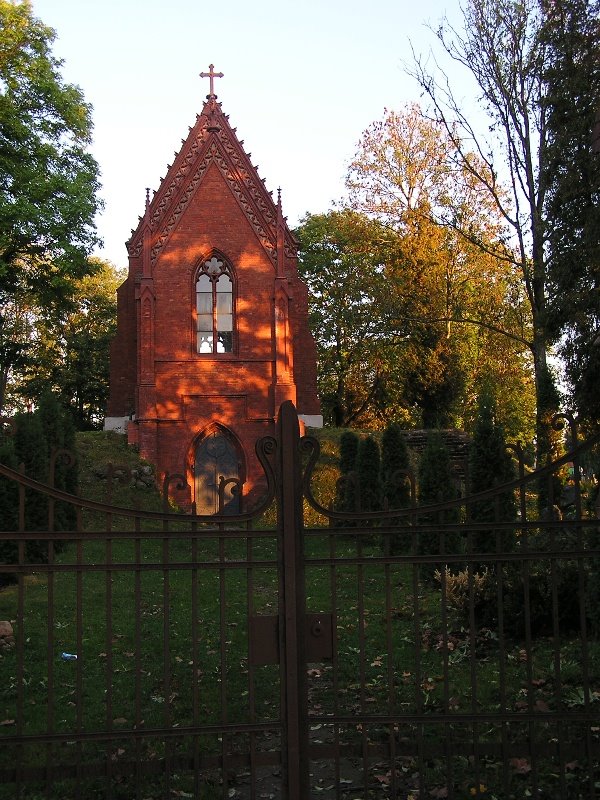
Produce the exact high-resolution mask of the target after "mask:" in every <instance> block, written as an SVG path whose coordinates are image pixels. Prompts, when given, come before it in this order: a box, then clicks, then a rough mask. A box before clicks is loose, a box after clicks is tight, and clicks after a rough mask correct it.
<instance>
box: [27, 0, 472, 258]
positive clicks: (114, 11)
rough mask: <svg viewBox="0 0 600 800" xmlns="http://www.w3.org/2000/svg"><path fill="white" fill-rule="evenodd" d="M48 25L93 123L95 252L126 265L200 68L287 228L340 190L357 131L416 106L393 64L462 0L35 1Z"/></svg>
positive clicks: (200, 89) (188, 115)
mask: <svg viewBox="0 0 600 800" xmlns="http://www.w3.org/2000/svg"><path fill="white" fill-rule="evenodd" d="M33 9H34V14H35V15H36V16H37V17H39V18H40V19H41V20H42V21H43V22H44V23H46V24H47V25H50V26H51V27H53V28H54V29H55V30H56V32H57V40H56V42H55V45H54V50H53V52H54V54H55V55H56V56H58V57H60V58H62V59H64V62H65V63H64V66H63V69H62V74H63V76H64V78H65V79H66V80H68V81H69V82H71V83H76V84H77V85H79V86H80V87H81V89H82V90H83V93H84V95H85V99H86V101H87V102H89V103H91V104H92V106H93V108H94V111H93V119H94V142H93V145H92V148H91V149H92V153H93V155H94V156H95V158H96V160H97V161H98V163H99V165H100V169H101V173H102V178H101V180H102V187H103V188H102V197H103V199H104V202H105V210H104V212H103V214H102V216H101V217H100V218H99V219H98V231H99V234H100V236H101V237H102V239H103V240H104V248H103V250H102V251H100V252H99V253H98V254H99V255H101V256H103V257H104V258H107V259H109V260H110V261H112V262H113V263H114V264H115V265H117V266H118V267H126V266H127V251H126V248H125V241H126V240H127V239H128V238H129V236H130V233H131V229H132V228H135V227H136V226H137V221H138V217H139V215H141V214H142V213H143V210H144V200H145V188H146V187H149V188H150V189H151V190H153V191H154V190H156V189H157V188H158V186H159V184H160V179H161V177H163V176H164V175H165V174H166V171H167V165H168V164H172V163H173V159H174V153H175V152H176V151H177V152H178V151H179V149H180V148H181V140H182V139H185V138H186V137H187V133H188V128H189V126H191V125H193V124H194V121H195V117H196V114H197V113H199V112H200V111H201V109H202V105H203V102H204V99H205V97H206V94H207V93H208V80H207V79H204V80H201V79H200V77H199V73H200V72H206V71H208V66H209V64H211V63H213V64H214V65H215V71H217V72H223V73H224V77H223V78H221V79H218V80H215V91H216V93H217V95H218V98H219V101H221V102H222V104H223V111H224V112H225V113H226V114H229V121H230V123H231V125H232V126H233V127H237V135H238V137H239V138H240V139H243V140H244V148H245V149H246V151H248V152H251V153H252V163H253V164H255V165H256V164H258V167H259V169H258V172H259V175H260V176H261V178H264V179H265V184H266V187H267V189H268V190H270V191H272V192H273V193H274V194H275V195H276V192H277V188H278V187H279V186H281V189H282V200H283V209H284V214H286V215H287V217H288V221H289V223H290V225H291V226H292V227H293V226H294V225H295V224H296V223H297V222H298V221H299V219H300V218H301V217H302V216H303V215H304V214H305V213H306V212H307V211H310V212H312V213H319V212H322V211H327V210H328V209H329V208H330V207H331V203H332V201H334V200H337V199H338V198H340V197H341V196H342V195H343V192H344V176H345V172H346V166H347V164H348V162H349V160H350V158H351V157H352V155H353V153H354V151H355V148H356V144H357V142H358V140H359V138H360V135H361V133H362V131H363V130H364V129H365V128H367V127H368V125H369V124H370V123H371V122H373V121H375V120H377V119H381V118H382V116H383V113H384V109H385V108H393V109H398V108H400V107H401V106H402V104H403V103H405V102H407V101H418V99H419V90H418V87H417V86H416V84H415V83H414V82H413V81H412V79H410V78H409V77H408V76H407V75H406V74H405V73H404V70H403V62H404V61H408V60H410V57H411V49H410V43H409V42H410V41H412V42H413V44H414V46H415V50H417V51H418V52H423V53H425V52H427V51H428V50H429V47H430V46H431V45H432V44H433V43H434V36H433V34H432V33H431V31H429V30H428V29H427V27H426V24H427V23H430V24H431V25H432V26H433V27H434V28H435V27H436V25H437V23H438V22H439V21H440V20H441V18H442V17H443V16H444V14H447V15H448V17H450V18H451V19H454V21H455V22H457V21H458V20H459V19H460V10H459V4H458V0H425V2H422V3H415V2H407V0H398V1H397V2H394V1H393V0H364V2H359V1H358V0H303V2H298V3H293V4H292V3H290V2H287V1H286V0H254V2H248V0H246V2H243V0H227V1H226V0H220V2H219V0H212V1H211V2H207V1H206V0H198V1H197V2H191V0H169V2H161V1H160V0H135V1H134V0H102V2H99V1H98V0H93V1H92V0H33Z"/></svg>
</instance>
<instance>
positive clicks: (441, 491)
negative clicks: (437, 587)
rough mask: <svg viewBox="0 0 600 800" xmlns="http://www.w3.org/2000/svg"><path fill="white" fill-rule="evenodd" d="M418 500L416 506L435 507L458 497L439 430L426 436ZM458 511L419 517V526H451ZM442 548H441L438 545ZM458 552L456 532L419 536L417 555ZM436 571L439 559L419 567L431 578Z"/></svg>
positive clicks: (458, 538)
mask: <svg viewBox="0 0 600 800" xmlns="http://www.w3.org/2000/svg"><path fill="white" fill-rule="evenodd" d="M418 477H419V480H418V487H419V488H418V497H419V506H421V507H422V506H429V505H435V504H437V503H444V502H446V501H448V500H454V499H456V498H457V497H458V492H457V489H456V485H455V480H456V476H455V474H454V470H453V468H452V462H451V460H450V453H449V452H448V448H447V447H446V444H445V442H444V439H443V437H442V435H441V433H440V432H439V431H432V432H431V433H430V434H429V436H428V437H427V444H426V445H425V449H424V451H423V455H422V456H421V462H420V464H419V476H418ZM459 517H460V514H459V509H458V508H450V509H445V510H443V511H437V512H432V513H430V514H420V515H419V522H420V523H421V524H422V525H428V526H430V525H436V524H441V525H443V524H452V523H457V522H458V521H459ZM442 545H443V546H442ZM460 550H461V539H460V534H459V533H458V531H446V532H444V533H443V542H442V531H441V530H439V531H436V530H433V531H426V532H423V533H419V544H418V553H419V555H437V554H441V553H442V552H443V553H444V554H456V553H459V552H460ZM436 569H439V570H443V569H444V559H443V556H442V557H441V558H440V560H439V561H438V562H435V563H432V564H423V565H422V567H421V574H422V575H423V576H425V577H427V578H431V577H433V574H434V572H435V571H436Z"/></svg>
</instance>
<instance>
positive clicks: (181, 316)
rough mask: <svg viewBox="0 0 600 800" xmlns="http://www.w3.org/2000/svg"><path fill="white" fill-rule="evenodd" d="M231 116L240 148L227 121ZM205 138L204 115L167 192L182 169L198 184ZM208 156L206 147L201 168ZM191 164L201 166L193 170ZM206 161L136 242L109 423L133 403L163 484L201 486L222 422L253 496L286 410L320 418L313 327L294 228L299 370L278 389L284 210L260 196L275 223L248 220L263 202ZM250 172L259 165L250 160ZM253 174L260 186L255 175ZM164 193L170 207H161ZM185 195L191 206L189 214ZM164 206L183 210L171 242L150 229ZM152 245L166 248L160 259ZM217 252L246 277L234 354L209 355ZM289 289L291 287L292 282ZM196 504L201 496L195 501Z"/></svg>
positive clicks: (288, 274)
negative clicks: (202, 271)
mask: <svg viewBox="0 0 600 800" xmlns="http://www.w3.org/2000/svg"><path fill="white" fill-rule="evenodd" d="M220 119H221V124H222V126H223V129H225V126H227V127H226V129H227V130H228V131H229V132H230V133H231V136H232V141H233V142H234V144H236V143H237V140H236V139H235V137H234V136H233V133H232V132H231V129H230V128H229V127H228V124H227V123H226V121H225V120H224V118H220ZM202 135H203V134H202V119H200V118H199V121H198V123H197V125H196V127H195V129H193V130H192V132H191V133H190V137H189V139H188V142H187V143H186V144H184V147H183V148H182V151H181V153H180V154H179V156H178V157H177V159H176V161H175V163H174V165H173V167H172V168H171V171H170V173H169V174H168V175H167V179H165V181H164V183H163V187H167V186H173V185H174V184H175V183H176V182H177V177H176V178H175V179H173V173H175V171H176V170H179V171H178V172H177V173H176V174H177V175H181V174H184V175H185V176H186V179H189V180H191V177H192V176H193V173H194V168H195V164H194V162H193V160H192V157H191V155H190V154H189V153H190V148H192V146H193V142H198V141H202ZM211 135H212V136H214V135H215V134H211ZM204 136H205V137H208V134H204ZM208 138H210V137H208ZM213 141H214V139H213ZM236 146H237V147H238V148H239V152H237V154H236V153H235V152H234V155H235V156H236V159H237V160H236V159H234V161H233V162H232V163H233V164H234V165H237V166H238V167H239V165H240V164H241V165H242V167H243V166H244V160H243V159H244V158H246V156H245V154H244V153H243V151H242V150H241V147H239V143H238V144H237V145H236ZM231 151H232V148H231V147H230V148H229V150H228V151H227V153H229V155H231ZM192 154H193V151H192ZM202 154H203V151H202V150H201V149H198V156H197V161H198V162H199V161H200V160H201V158H202ZM184 159H185V163H186V164H190V165H191V167H190V169H189V171H188V172H185V171H184V172H183V173H182V168H181V164H182V163H183V162H184ZM204 159H205V160H204V162H202V163H203V164H204V166H203V169H204V172H203V174H202V179H201V181H197V185H196V186H195V189H194V191H191V190H189V188H188V189H187V194H186V183H185V181H179V184H178V185H177V191H178V193H175V192H174V191H170V194H169V191H168V190H167V189H164V188H163V187H161V190H159V192H158V193H157V195H156V196H155V200H154V201H153V204H151V205H150V207H149V209H148V211H147V217H146V219H147V220H149V222H144V221H142V223H141V224H140V228H138V231H137V233H136V234H135V235H134V237H133V238H132V242H134V244H135V242H137V244H136V246H135V247H134V246H133V245H131V249H132V253H131V255H130V276H129V278H128V280H127V281H126V282H125V284H123V286H122V287H121V288H120V290H119V299H118V306H119V308H118V314H119V319H118V332H117V336H116V339H115V342H114V343H113V347H112V349H111V393H110V401H109V407H108V414H109V416H120V415H126V414H128V413H129V411H130V410H131V403H132V401H133V402H134V403H135V411H136V422H135V429H132V431H131V436H130V440H131V441H135V442H137V444H138V446H139V449H140V453H141V455H142V456H144V457H146V458H148V459H149V460H151V461H153V462H154V463H155V464H156V466H157V472H158V475H159V477H161V478H162V475H164V474H165V473H183V474H185V475H186V478H187V480H188V483H189V484H190V486H193V471H192V469H193V460H194V450H195V445H196V443H197V441H198V438H199V437H201V435H202V432H203V431H205V430H206V429H207V428H208V427H209V426H210V425H211V424H215V423H219V424H220V425H222V426H224V427H226V428H227V429H229V430H230V431H231V432H232V434H233V436H234V437H235V439H236V441H237V442H238V444H239V446H240V447H241V449H242V450H243V454H244V462H245V478H246V481H247V482H246V491H251V490H252V489H253V488H254V489H256V487H260V485H261V483H262V469H261V468H260V466H259V463H258V461H257V459H256V455H255V452H254V446H255V442H256V440H257V439H258V438H259V437H260V436H263V435H265V434H267V433H273V432H274V419H275V416H276V413H277V406H278V404H279V403H280V402H281V401H282V400H283V399H286V398H292V399H294V400H296V399H297V403H298V410H299V412H300V413H306V414H318V413H319V402H318V398H317V395H316V351H315V346H314V342H313V339H312V336H311V335H310V333H309V330H308V320H307V298H306V287H305V286H304V284H302V283H301V281H299V279H298V276H297V271H296V259H295V258H294V257H293V250H292V248H293V241H292V239H291V235H290V234H289V231H287V229H286V237H287V238H286V243H287V254H286V256H285V259H284V263H283V267H284V271H285V278H287V281H286V280H285V278H283V281H284V283H285V285H286V286H287V289H286V291H287V293H288V294H289V295H290V307H289V323H290V325H289V327H290V328H291V338H292V342H293V348H292V349H293V360H294V371H293V375H292V376H291V377H290V376H287V377H286V376H284V377H283V378H282V376H281V375H279V380H278V376H277V374H276V371H277V367H276V359H275V353H276V345H275V322H274V319H275V317H274V294H275V285H276V279H277V265H276V263H274V262H275V259H274V257H273V254H272V253H269V252H268V251H267V249H265V246H264V243H265V241H266V237H267V236H270V238H271V241H276V234H275V232H274V224H275V220H276V218H277V210H276V207H275V205H274V203H273V202H272V200H271V199H270V198H269V196H268V195H267V194H266V192H264V188H261V191H262V192H264V198H265V199H264V200H261V198H260V197H259V203H258V205H256V206H255V207H256V208H258V209H260V210H261V214H263V215H264V216H263V217H262V218H261V219H260V220H259V221H258V222H257V215H255V216H254V217H252V216H250V217H249V211H248V209H249V208H251V204H252V203H255V204H256V202H257V198H256V191H254V194H252V195H251V196H250V195H249V197H248V198H247V202H246V201H245V199H244V197H243V196H240V192H242V191H245V187H244V185H241V186H240V189H239V191H238V189H237V186H236V187H234V189H233V190H232V183H231V179H230V175H229V176H227V175H224V174H223V172H222V169H223V159H221V160H220V161H219V163H217V161H216V160H213V161H210V160H209V161H208V162H207V161H206V155H204ZM247 168H248V170H249V169H250V168H251V165H250V164H249V162H248V163H247ZM252 169H253V168H252ZM246 175H247V176H248V175H250V176H251V177H252V173H250V172H249V171H248V172H247V173H246ZM169 176H170V177H169ZM188 176H189V177H188ZM254 177H256V176H255V173H254ZM169 181H171V183H170V184H169ZM247 182H248V180H246V183H247ZM187 186H188V187H190V186H192V187H193V184H187ZM161 192H163V194H162V195H161ZM171 195H172V196H173V199H172V201H171V200H170V196H171ZM165 196H166V197H167V200H169V202H171V205H170V206H169V205H168V203H167V200H163V199H162V198H163V197H165ZM180 198H184V199H185V204H184V205H183V200H181V199H180ZM177 203H179V206H178V205H177ZM155 204H156V206H157V207H158V208H159V209H162V208H163V207H164V208H165V215H164V218H165V219H173V218H174V217H173V214H174V212H173V208H175V209H177V208H183V211H182V212H181V213H180V214H179V217H178V218H177V220H176V222H175V223H174V224H171V223H169V228H168V235H165V233H164V231H165V227H164V224H163V223H162V222H160V220H159V222H160V224H156V225H155V228H154V230H152V231H151V235H150V237H149V238H148V231H149V230H150V222H152V221H153V220H156V219H157V217H158V216H159V215H158V214H157V212H156V211H155V210H154V208H155ZM269 204H270V205H269ZM170 215H171V216H170ZM265 220H267V221H269V224H270V225H271V228H270V230H265V226H266V224H267V223H266V222H265ZM280 224H281V223H280ZM261 225H262V226H263V227H260V226H261ZM144 226H145V227H144ZM141 230H145V231H146V237H147V239H146V249H145V251H144V250H143V249H142V247H141V244H140V237H141V234H140V231H141ZM257 230H258V232H259V233H260V235H259V233H257ZM136 237H137V239H136ZM161 237H162V238H161ZM151 248H155V250H154V251H153V252H152V258H151ZM212 255H217V257H218V258H221V257H224V258H225V259H226V260H227V261H228V263H229V264H230V265H231V267H232V268H233V271H234V275H235V283H234V298H235V301H234V302H235V306H234V308H235V334H234V352H233V353H227V354H217V355H204V354H202V355H199V354H198V353H197V352H196V337H195V320H194V316H193V313H194V312H193V310H194V308H195V277H196V272H197V269H198V266H199V265H200V264H202V263H203V262H204V261H205V260H207V259H208V258H210V257H211V256H212ZM279 269H280V270H281V264H280V267H279ZM278 280H279V285H281V280H282V278H281V276H280V277H279V279H278ZM140 292H142V293H143V296H144V298H146V299H145V300H144V301H143V303H144V305H145V308H146V309H147V312H146V314H145V315H144V314H141V313H140V309H139V307H138V306H139V300H138V299H137V297H139V294H140ZM148 309H151V312H150V313H151V317H152V318H151V320H149V318H148ZM289 346H291V345H290V344H288V347H289ZM148 365H151V368H150V369H149V367H148ZM192 497H193V490H190V493H189V495H188V499H192Z"/></svg>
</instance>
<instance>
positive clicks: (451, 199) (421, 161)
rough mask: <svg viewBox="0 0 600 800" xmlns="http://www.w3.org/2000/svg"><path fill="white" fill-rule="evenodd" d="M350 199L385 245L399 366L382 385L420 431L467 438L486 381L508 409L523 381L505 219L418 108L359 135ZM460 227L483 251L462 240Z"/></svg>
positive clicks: (524, 333) (519, 303) (519, 296)
mask: <svg viewBox="0 0 600 800" xmlns="http://www.w3.org/2000/svg"><path fill="white" fill-rule="evenodd" d="M470 158H471V160H472V161H473V162H474V163H480V166H481V167H482V169H483V165H482V164H481V159H478V158H477V157H476V155H475V154H470ZM347 187H348V190H349V196H350V202H351V203H352V206H353V208H355V209H356V210H358V211H360V212H361V213H363V214H366V215H368V216H370V217H372V218H373V219H375V220H376V221H378V222H379V223H380V224H381V225H382V226H384V228H385V229H386V230H387V231H389V233H388V238H390V237H391V242H392V244H391V245H390V246H389V247H388V252H387V253H386V258H385V270H384V276H383V277H384V279H385V280H384V282H383V286H384V291H383V292H382V294H381V299H380V306H381V309H382V311H381V313H382V315H383V318H384V320H385V326H386V330H387V331H388V334H389V335H388V340H389V342H390V345H391V346H392V347H393V351H394V352H393V355H390V357H389V359H388V364H389V363H390V362H391V360H392V359H394V360H395V361H396V365H397V369H396V371H395V372H394V376H393V377H394V379H393V380H389V381H388V385H390V384H393V385H394V386H396V387H397V386H399V385H400V386H401V387H402V389H401V391H402V394H403V398H404V400H405V401H406V403H408V405H409V406H413V407H416V408H418V409H419V412H420V417H421V419H420V420H419V421H418V422H417V424H421V425H423V426H425V427H438V426H450V425H462V426H464V427H468V426H469V424H470V422H471V420H472V419H473V417H474V415H475V407H474V403H473V401H472V399H471V398H474V397H476V396H477V392H478V390H479V384H480V382H481V380H482V377H483V376H486V375H487V376H488V379H489V376H490V375H491V376H494V377H495V376H497V380H498V382H502V384H503V385H504V386H505V387H508V386H511V387H513V388H512V390H511V391H509V392H507V393H506V396H507V397H509V396H510V397H514V395H515V394H522V390H523V387H527V384H528V381H529V379H530V369H531V365H530V356H529V352H528V349H527V348H528V342H529V331H528V326H529V318H528V314H527V308H526V303H525V298H524V296H523V292H522V287H521V285H520V283H519V282H518V281H517V280H516V279H515V274H514V267H513V265H512V264H511V263H510V262H509V260H507V258H506V257H505V256H504V255H503V254H502V239H501V235H502V219H501V217H499V215H498V213H497V210H495V209H494V208H493V206H492V205H491V203H490V201H489V199H488V198H487V197H486V194H485V192H484V191H483V190H482V189H481V188H480V187H479V186H478V184H477V182H476V181H475V180H474V179H473V178H472V175H471V173H470V172H469V170H467V169H466V168H464V167H462V166H461V165H460V163H459V152H458V150H457V144H456V142H455V141H454V140H453V139H452V138H451V137H450V136H449V135H448V133H447V132H446V131H445V129H444V126H443V125H442V124H441V123H439V122H435V121H432V120H429V119H426V118H425V116H424V114H423V113H422V111H421V109H420V108H419V107H418V106H417V105H415V104H412V105H409V106H407V107H406V108H405V109H403V110H402V111H400V112H395V111H386V113H385V116H384V118H383V120H381V121H377V122H375V123H373V124H372V125H371V126H370V127H369V128H368V129H367V130H366V131H365V133H364V134H363V137H362V139H361V142H360V144H359V147H358V149H357V152H356V155H355V157H354V159H353V161H352V163H351V165H350V169H349V172H348V176H347ZM467 227H468V228H469V229H470V230H471V232H472V235H473V236H474V237H476V238H477V241H478V242H488V243H489V248H488V251H484V250H483V249H482V248H481V247H479V246H478V245H477V243H475V242H473V241H470V240H469V239H468V238H467V237H466V236H464V235H461V232H460V230H461V229H466V228H467ZM392 233H393V234H394V236H392ZM507 378H509V380H507ZM386 388H388V387H386ZM389 391H390V389H389V388H388V392H389ZM518 405H519V404H518V403H512V407H513V411H512V412H511V414H512V415H513V416H514V414H515V409H516V408H517V407H518ZM521 407H522V408H523V407H524V408H525V409H528V408H529V407H530V403H528V402H527V401H526V402H525V403H522V402H521ZM524 417H526V412H525V413H523V412H522V413H521V419H522V420H523V418H524ZM517 427H521V429H522V430H523V429H524V428H525V427H526V424H522V423H521V425H520V426H519V425H517ZM518 432H519V433H521V431H518Z"/></svg>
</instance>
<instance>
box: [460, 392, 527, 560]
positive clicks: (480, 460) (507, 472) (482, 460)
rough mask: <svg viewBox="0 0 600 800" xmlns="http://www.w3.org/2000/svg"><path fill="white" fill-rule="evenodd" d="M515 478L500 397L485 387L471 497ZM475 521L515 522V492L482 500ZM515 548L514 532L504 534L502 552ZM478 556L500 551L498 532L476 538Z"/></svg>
mask: <svg viewBox="0 0 600 800" xmlns="http://www.w3.org/2000/svg"><path fill="white" fill-rule="evenodd" d="M514 477H515V473H514V468H513V464H512V459H511V457H510V454H509V452H508V451H507V449H506V442H505V440H504V431H503V429H502V426H501V425H499V424H498V420H497V416H496V398H495V397H494V395H493V392H492V391H491V389H490V387H488V386H485V387H484V388H483V390H482V392H481V394H480V395H479V399H478V409H477V420H476V423H475V427H474V430H473V438H472V441H471V445H470V448H469V490H470V493H471V494H478V493H479V492H485V491H487V490H488V489H493V488H494V487H495V486H499V485H502V484H503V483H508V482H509V481H511V480H513V479H514ZM470 516H471V519H472V520H473V522H512V521H513V520H514V519H515V517H516V504H515V498H514V492H512V491H511V492H504V493H502V494H500V495H497V496H496V497H493V498H491V499H488V500H478V501H477V502H474V503H472V504H471V506H470ZM513 547H514V532H513V531H504V532H502V534H501V549H502V550H503V551H504V552H509V551H510V550H512V549H513ZM473 549H474V551H475V552H477V553H492V552H495V551H496V536H495V534H494V531H491V530H486V531H484V532H478V533H476V534H475V536H474V539H473Z"/></svg>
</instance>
